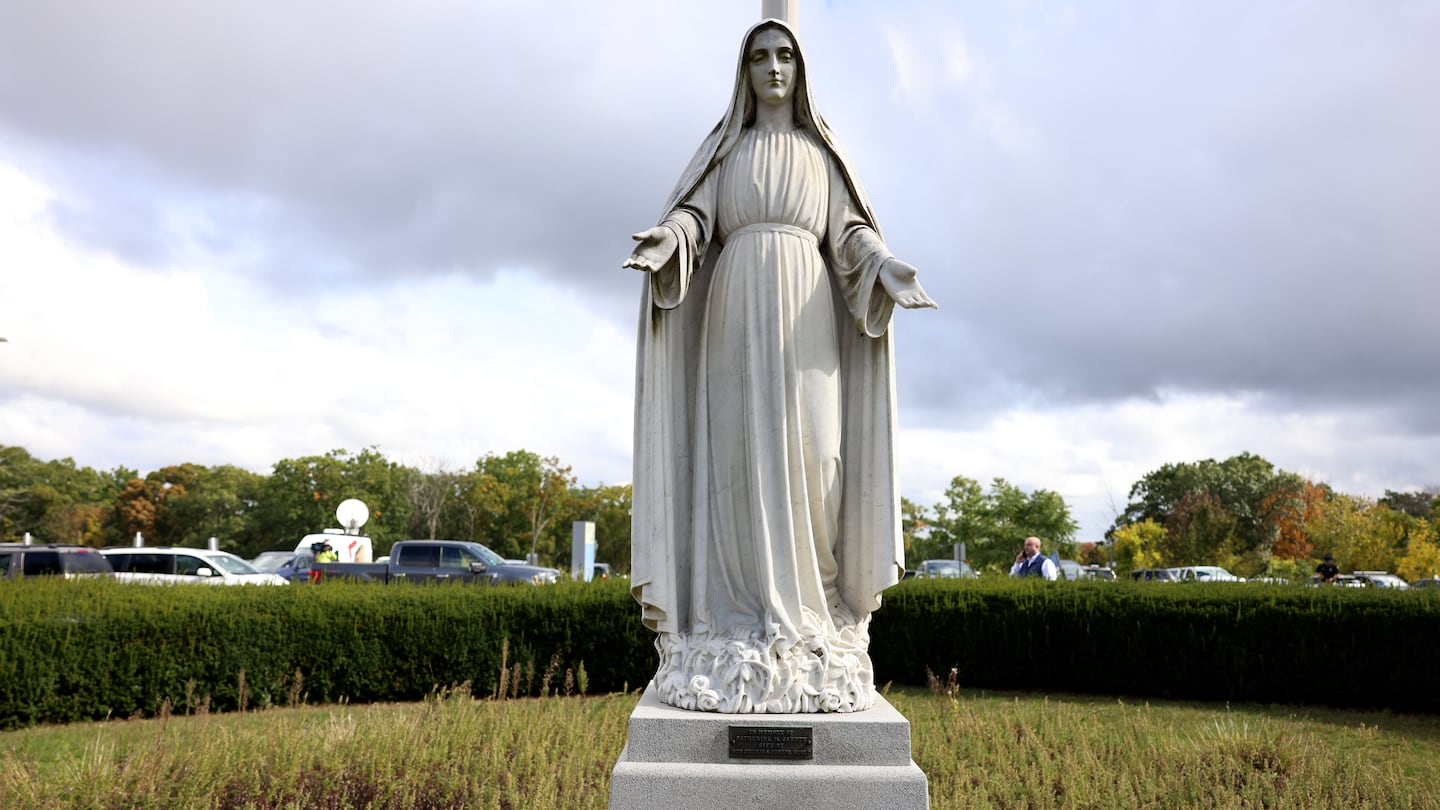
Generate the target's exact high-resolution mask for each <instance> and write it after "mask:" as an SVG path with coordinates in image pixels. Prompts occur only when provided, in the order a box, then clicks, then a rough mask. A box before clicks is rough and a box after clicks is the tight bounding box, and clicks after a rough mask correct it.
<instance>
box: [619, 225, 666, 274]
mask: <svg viewBox="0 0 1440 810" xmlns="http://www.w3.org/2000/svg"><path fill="white" fill-rule="evenodd" d="M630 238H631V239H634V240H635V241H636V242H639V243H640V244H638V245H636V246H635V250H634V252H632V253H631V254H630V258H628V259H626V260H625V263H624V264H622V265H621V267H633V268H635V269H636V270H643V271H644V272H646V273H654V272H655V271H657V270H659V269H660V268H662V267H664V266H665V265H666V264H669V262H670V258H671V257H672V256H674V255H675V249H676V248H677V247H679V245H680V243H679V241H678V240H676V239H675V234H674V233H673V232H671V230H670V229H669V228H665V227H661V226H659V225H656V226H655V227H653V228H651V229H649V230H646V231H641V232H640V233H636V234H631V235H630Z"/></svg>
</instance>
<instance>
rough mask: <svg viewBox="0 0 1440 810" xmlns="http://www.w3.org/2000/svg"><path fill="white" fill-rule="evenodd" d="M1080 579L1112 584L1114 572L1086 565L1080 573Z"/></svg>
mask: <svg viewBox="0 0 1440 810" xmlns="http://www.w3.org/2000/svg"><path fill="white" fill-rule="evenodd" d="M1080 578H1081V579H1098V580H1101V581H1103V582H1114V581H1115V572H1114V571H1113V570H1112V569H1109V568H1105V567H1104V566H1100V565H1087V566H1085V567H1084V568H1083V569H1081V571H1080Z"/></svg>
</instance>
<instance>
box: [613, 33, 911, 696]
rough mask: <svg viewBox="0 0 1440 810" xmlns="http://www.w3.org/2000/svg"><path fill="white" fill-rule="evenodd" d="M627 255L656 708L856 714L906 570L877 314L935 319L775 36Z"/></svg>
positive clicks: (750, 52)
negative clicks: (887, 605) (920, 310)
mask: <svg viewBox="0 0 1440 810" xmlns="http://www.w3.org/2000/svg"><path fill="white" fill-rule="evenodd" d="M634 238H635V239H636V241H637V242H638V243H639V244H638V245H637V246H636V248H635V252H634V253H632V254H631V256H630V258H629V259H627V260H626V262H625V266H627V267H633V268H636V269H638V270H642V271H645V273H646V278H645V283H644V291H643V293H642V303H641V315H640V334H639V348H638V357H637V366H636V392H635V403H636V407H635V479H634V508H633V512H632V543H633V558H632V566H633V568H632V579H631V582H632V591H633V593H634V595H635V598H636V600H638V601H639V602H640V604H641V606H642V613H643V618H644V622H645V624H646V626H648V627H650V628H651V629H652V630H654V631H656V632H657V633H658V634H659V637H658V638H657V640H656V647H657V649H658V650H659V653H660V664H659V669H658V671H657V672H656V675H655V678H654V681H653V685H654V688H655V690H656V693H657V695H658V697H659V699H660V700H661V701H663V702H665V703H668V704H671V705H674V706H678V707H681V708H686V709H698V710H705V711H718V712H729V713H746V712H772V713H798V712H820V711H825V712H849V711H858V710H862V709H866V708H868V707H869V706H870V705H871V704H872V703H873V702H874V699H875V686H874V672H873V669H872V667H871V664H870V657H869V653H868V649H867V648H868V645H869V623H870V614H871V612H872V611H874V610H875V609H876V608H878V607H879V605H880V593H881V591H883V590H885V589H886V588H887V587H889V586H891V585H893V584H895V583H896V582H898V581H899V579H900V577H901V575H902V573H903V569H904V553H903V547H902V545H901V539H900V498H899V494H898V490H897V487H896V481H895V430H896V428H895V424H896V419H895V373H894V368H893V357H894V352H893V348H892V345H891V337H890V336H891V324H890V321H891V314H892V312H893V310H894V307H895V305H896V304H897V303H898V304H900V305H901V306H903V307H909V308H914V307H934V306H935V302H934V301H932V300H931V299H930V298H929V296H928V295H926V293H925V291H924V289H923V288H921V286H920V284H919V283H918V282H917V281H916V276H915V268H913V267H911V266H910V265H908V264H906V263H904V262H901V261H899V260H898V259H895V258H894V257H893V256H892V255H891V254H890V251H889V250H888V249H887V248H886V246H885V243H884V241H883V239H882V238H881V234H880V226H879V225H878V223H877V222H876V220H875V216H874V214H873V213H872V212H871V210H870V203H869V201H868V199H867V198H866V196H865V191H864V189H863V188H862V187H861V185H860V182H859V180H858V179H857V177H856V175H855V171H854V169H853V168H852V167H851V165H850V162H849V160H848V159H847V158H846V156H845V153H844V152H843V150H842V149H841V148H840V145H839V143H838V142H837V141H836V139H835V136H834V135H833V134H832V133H831V131H830V128H829V127H828V126H827V125H826V124H825V121H824V119H822V118H821V117H820V115H819V113H818V112H817V111H816V110H815V105H814V103H813V101H812V99H811V95H810V87H809V84H808V82H807V77H806V73H805V63H804V60H803V58H802V57H801V51H800V46H799V41H798V40H797V38H796V36H795V33H794V31H793V30H791V29H790V27H789V26H787V25H786V24H785V23H784V22H782V21H779V20H764V21H762V22H760V23H758V24H757V25H755V26H754V27H753V28H751V29H750V30H749V31H748V32H746V34H745V38H744V40H743V44H742V46H741V49H740V58H739V62H738V64H737V66H736V70H735V85H734V92H733V93H732V95H731V98H730V104H729V108H728V109H727V110H726V112H725V116H724V118H723V119H721V121H720V123H719V124H718V125H717V126H716V127H715V129H714V130H713V131H712V132H711V133H710V135H709V136H708V137H707V138H706V139H705V141H704V142H703V143H702V144H701V145H700V149H699V151H698V152H696V154H695V157H694V158H693V159H692V160H691V162H690V165H689V167H688V168H686V170H685V173H684V174H683V175H682V176H681V178H680V181H679V183H678V184H677V185H676V186H675V190H674V192H673V193H672V194H671V195H670V199H669V200H668V201H667V202H666V203H665V207H664V210H663V212H662V213H661V216H660V220H659V223H658V224H657V225H656V226H655V227H653V228H650V229H649V230H646V231H644V232H642V233H638V234H636V235H635V237H634Z"/></svg>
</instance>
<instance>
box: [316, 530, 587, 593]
mask: <svg viewBox="0 0 1440 810" xmlns="http://www.w3.org/2000/svg"><path fill="white" fill-rule="evenodd" d="M310 570H311V579H312V581H321V582H323V581H325V580H327V579H354V580H360V581H362V582H380V583H395V582H415V583H442V582H464V583H473V584H477V585H500V584H512V583H521V584H524V583H528V584H533V585H551V584H554V582H555V581H556V579H558V578H559V576H560V572H559V571H558V570H556V569H554V568H543V567H541V566H536V565H515V564H513V563H511V562H509V561H508V560H506V559H504V558H503V557H501V556H500V555H499V554H496V553H495V552H493V551H491V550H490V549H489V548H486V547H485V546H482V545H480V544H479V543H471V542H466V541H463V540H401V541H399V542H398V543H396V544H395V545H394V546H393V547H392V548H391V549H390V560H389V561H388V562H384V563H315V564H314V565H312V566H311V568H310Z"/></svg>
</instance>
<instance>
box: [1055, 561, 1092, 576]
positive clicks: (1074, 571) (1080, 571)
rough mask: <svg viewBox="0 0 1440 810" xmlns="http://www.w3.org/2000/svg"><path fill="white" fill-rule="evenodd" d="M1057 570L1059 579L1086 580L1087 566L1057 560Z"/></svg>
mask: <svg viewBox="0 0 1440 810" xmlns="http://www.w3.org/2000/svg"><path fill="white" fill-rule="evenodd" d="M1055 568H1056V571H1057V572H1058V573H1059V576H1058V577H1057V578H1058V579H1069V580H1076V579H1083V578H1084V574H1085V566H1083V565H1081V564H1080V563H1078V562H1075V561H1074V560H1056V561H1055Z"/></svg>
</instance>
